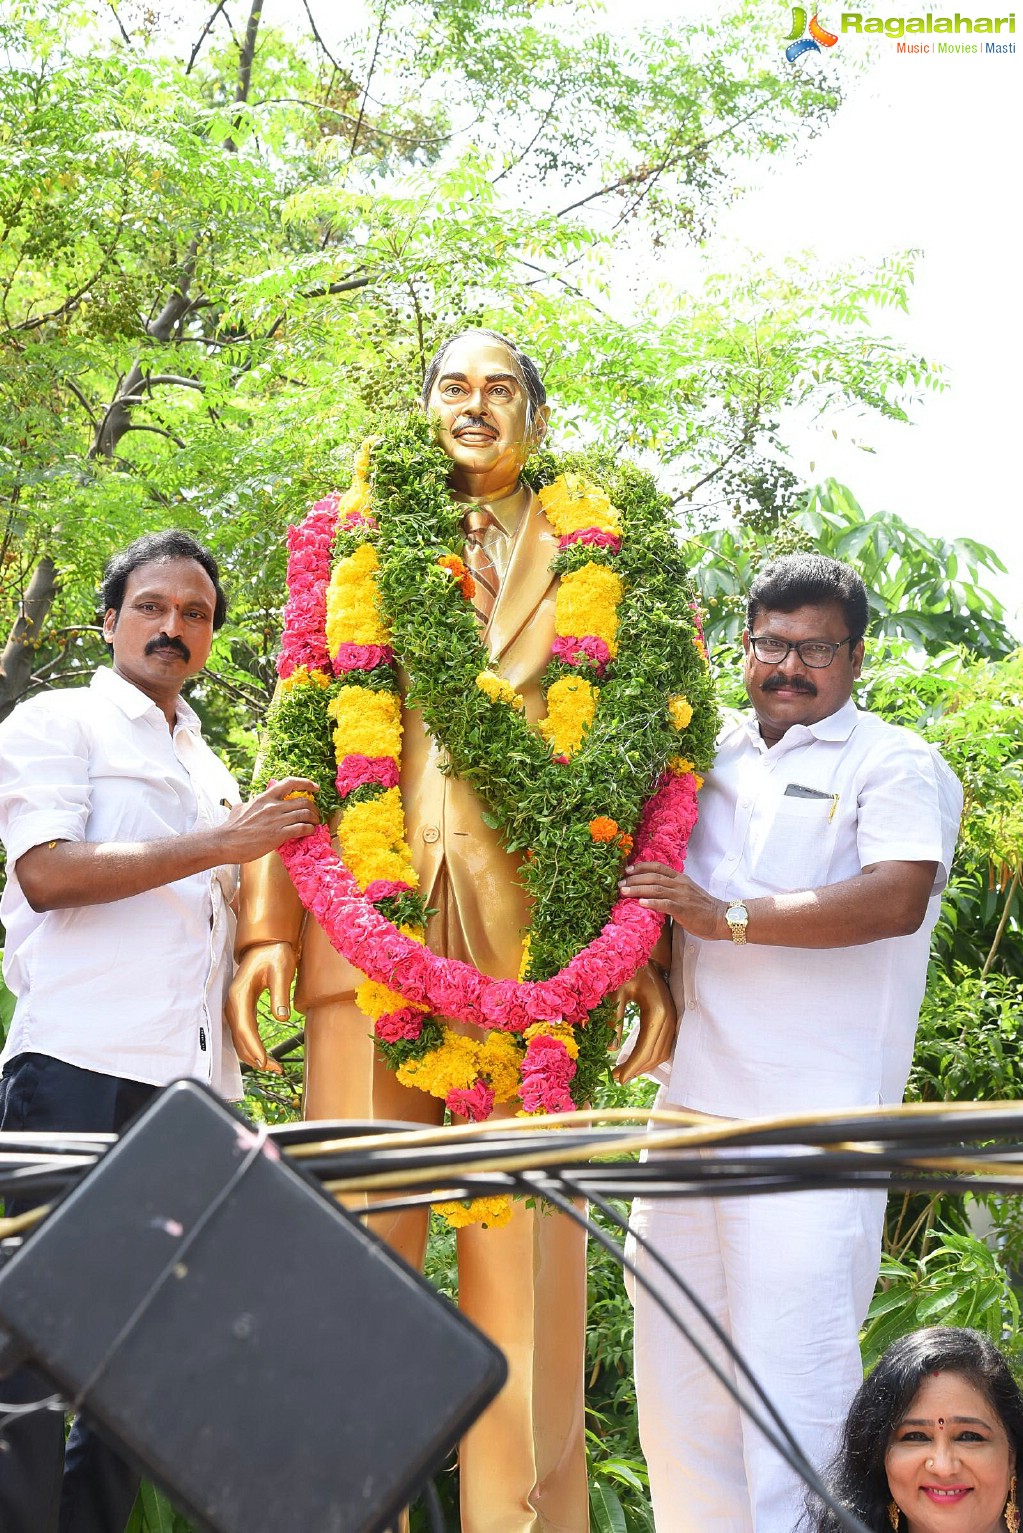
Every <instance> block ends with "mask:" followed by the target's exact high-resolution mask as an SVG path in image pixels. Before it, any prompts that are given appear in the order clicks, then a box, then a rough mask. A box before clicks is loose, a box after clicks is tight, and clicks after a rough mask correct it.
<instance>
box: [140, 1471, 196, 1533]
mask: <svg viewBox="0 0 1023 1533" xmlns="http://www.w3.org/2000/svg"><path fill="white" fill-rule="evenodd" d="M124 1533H192V1524H191V1523H190V1522H188V1521H187V1520H186V1518H185V1517H183V1516H182V1514H181V1513H180V1512H179V1511H176V1510H175V1508H174V1507H173V1506H172V1505H171V1503H170V1502H169V1501H168V1500H167V1498H166V1496H164V1495H162V1494H161V1493H160V1491H158V1490H157V1489H156V1487H155V1486H153V1485H150V1484H149V1482H148V1481H143V1483H142V1487H141V1489H140V1490H139V1494H138V1500H137V1501H136V1502H135V1506H134V1508H133V1510H132V1514H131V1516H130V1517H129V1518H128V1525H127V1527H126V1528H125V1530H124Z"/></svg>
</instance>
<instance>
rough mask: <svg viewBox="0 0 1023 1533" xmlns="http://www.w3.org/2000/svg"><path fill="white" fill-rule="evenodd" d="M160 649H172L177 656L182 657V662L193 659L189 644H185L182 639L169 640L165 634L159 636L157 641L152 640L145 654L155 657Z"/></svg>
mask: <svg viewBox="0 0 1023 1533" xmlns="http://www.w3.org/2000/svg"><path fill="white" fill-rule="evenodd" d="M158 649H172V650H173V651H174V653H175V654H177V655H180V656H181V658H182V660H191V658H192V651H191V650H190V649H189V648H188V645H187V644H183V643H182V642H181V640H180V639H169V638H168V637H167V635H166V634H165V633H161V634H159V635H158V636H157V637H156V638H155V639H150V641H149V643H148V644H147V645H146V649H145V652H146V654H147V655H155V654H156V652H157V650H158Z"/></svg>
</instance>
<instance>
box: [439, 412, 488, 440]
mask: <svg viewBox="0 0 1023 1533" xmlns="http://www.w3.org/2000/svg"><path fill="white" fill-rule="evenodd" d="M466 431H486V432H488V433H489V434H490V436H491V437H493V439H494V441H495V442H496V441H497V438H498V435H499V432H498V430H497V427H496V426H492V425H491V423H490V422H489V421H488V420H484V419H483V417H482V415H460V416H459V417H458V419H457V420H456V422H455V424H454V425H453V426H452V428H451V435H452V436H453V437H460V436H462V435H463V434H464V433H465V432H466Z"/></svg>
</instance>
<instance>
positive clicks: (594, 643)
mask: <svg viewBox="0 0 1023 1533" xmlns="http://www.w3.org/2000/svg"><path fill="white" fill-rule="evenodd" d="M551 655H552V656H553V657H554V659H555V660H563V661H564V662H565V664H566V665H578V664H579V663H580V658H581V657H585V658H586V659H587V660H592V661H593V664H594V666H595V668H596V671H597V675H598V676H603V674H604V672H605V671H606V670H607V666H608V661H609V660H610V659H611V651H610V650H609V649H608V647H607V645H606V644H605V642H604V640H603V639H598V638H596V637H594V636H593V635H592V634H588V635H587V636H586V637H585V638H581V639H576V638H572V637H569V636H567V635H564V634H559V635H558V637H557V638H556V639H555V640H554V643H553V644H552V645H551Z"/></svg>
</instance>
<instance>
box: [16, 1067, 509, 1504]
mask: <svg viewBox="0 0 1023 1533" xmlns="http://www.w3.org/2000/svg"><path fill="white" fill-rule="evenodd" d="M0 1325H2V1326H3V1327H4V1328H5V1329H6V1330H7V1331H8V1332H10V1333H11V1337H12V1339H13V1341H14V1343H15V1345H16V1348H20V1350H21V1352H22V1355H25V1354H30V1355H31V1357H32V1359H33V1360H34V1361H36V1362H37V1363H38V1365H39V1366H40V1367H42V1368H43V1369H44V1370H45V1372H46V1373H47V1374H49V1375H50V1376H51V1377H52V1379H53V1380H54V1383H55V1384H56V1386H57V1387H58V1388H59V1390H60V1391H61V1392H62V1393H63V1394H64V1395H65V1397H66V1398H67V1399H69V1400H74V1401H76V1402H78V1403H79V1404H80V1405H81V1407H82V1409H84V1411H85V1412H86V1414H87V1416H88V1418H89V1420H90V1422H91V1423H92V1424H93V1425H94V1426H95V1427H96V1428H97V1429H98V1430H99V1431H100V1432H101V1433H102V1434H103V1435H104V1436H105V1437H107V1438H108V1439H109V1440H111V1441H113V1442H115V1443H116V1444H117V1445H118V1446H119V1447H120V1448H121V1449H122V1451H123V1452H124V1454H125V1457H126V1458H129V1459H131V1460H133V1461H134V1462H135V1463H136V1464H137V1466H138V1467H139V1468H140V1469H141V1470H142V1472H143V1473H144V1475H145V1476H146V1477H147V1478H149V1479H151V1480H153V1481H154V1482H155V1483H156V1484H158V1485H160V1486H161V1487H162V1488H163V1489H164V1490H165V1491H166V1492H167V1494H168V1495H169V1496H170V1497H171V1499H172V1500H174V1501H175V1502H177V1504H178V1505H179V1506H180V1508H181V1510H182V1511H183V1512H185V1513H186V1514H187V1515H188V1516H189V1517H190V1518H191V1519H192V1521H193V1522H194V1523H195V1524H196V1525H197V1526H198V1527H199V1528H201V1529H204V1530H209V1533H292V1530H298V1529H302V1530H308V1533H378V1530H381V1529H384V1528H386V1527H387V1526H388V1525H389V1524H390V1523H391V1522H392V1521H393V1520H394V1518H395V1517H396V1515H397V1513H398V1512H399V1510H400V1509H401V1508H402V1507H403V1506H404V1505H406V1503H407V1502H409V1501H410V1500H412V1499H413V1498H414V1496H415V1494H416V1493H417V1491H418V1490H419V1488H420V1487H421V1486H422V1484H423V1482H424V1481H425V1479H426V1478H427V1477H428V1476H429V1475H430V1474H431V1473H432V1472H433V1471H434V1470H435V1469H436V1468H437V1467H438V1466H439V1465H440V1464H441V1463H442V1462H443V1461H444V1459H445V1458H446V1456H447V1455H448V1453H449V1452H450V1450H451V1448H452V1446H453V1445H454V1443H455V1442H456V1441H457V1440H458V1438H459V1437H460V1436H461V1434H462V1433H463V1432H464V1431H465V1429H466V1427H467V1426H468V1425H469V1424H470V1423H471V1422H472V1421H474V1420H475V1418H476V1417H477V1416H478V1415H479V1413H480V1412H481V1411H482V1410H483V1408H484V1407H485V1406H486V1405H487V1404H488V1403H489V1401H490V1400H491V1399H493V1397H494V1395H495V1394H496V1393H497V1391H498V1390H499V1389H500V1387H501V1385H502V1384H503V1382H504V1379H505V1377H506V1372H507V1370H506V1366H505V1361H504V1358H503V1356H502V1354H501V1353H500V1352H499V1351H498V1349H497V1348H496V1347H495V1346H494V1345H493V1343H491V1342H490V1341H488V1340H487V1338H486V1337H484V1336H483V1335H481V1333H480V1332H478V1331H477V1330H476V1329H475V1327H473V1326H471V1325H470V1324H469V1323H468V1321H466V1320H464V1319H463V1318H462V1317H461V1316H460V1315H459V1314H458V1312H457V1310H456V1309H455V1308H454V1307H453V1306H452V1305H451V1304H449V1303H448V1301H447V1300H446V1299H444V1298H442V1297H441V1296H440V1295H438V1294H437V1293H436V1292H435V1291H434V1290H433V1289H432V1288H431V1287H430V1285H429V1284H428V1283H426V1282H425V1281H424V1279H423V1278H421V1277H420V1275H419V1274H418V1273H416V1272H413V1271H412V1270H411V1268H409V1267H407V1266H406V1265H405V1264H404V1263H403V1262H402V1261H400V1260H399V1259H398V1258H397V1257H396V1256H394V1255H393V1254H392V1253H391V1252H390V1251H388V1249H387V1248H386V1247H385V1246H383V1245H382V1244H381V1242H380V1241H378V1240H376V1239H375V1238H374V1237H373V1236H372V1235H370V1234H369V1233H368V1232H367V1231H365V1230H364V1229H363V1228H362V1227H361V1225H360V1224H359V1222H358V1221H357V1220H356V1219H354V1218H353V1217H351V1216H350V1215H348V1214H346V1213H345V1212H344V1211H343V1210H342V1209H340V1208H339V1207H338V1206H337V1205H336V1204H335V1203H334V1202H333V1201H332V1200H331V1199H330V1198H329V1196H327V1195H326V1194H325V1193H324V1192H323V1191H322V1190H321V1188H320V1187H319V1186H318V1185H317V1184H316V1183H315V1182H313V1181H312V1180H311V1179H308V1178H306V1177H305V1176H303V1175H302V1174H301V1173H300V1172H299V1171H297V1170H296V1169H295V1168H294V1167H293V1166H292V1165H290V1164H288V1163H287V1161H286V1160H285V1159H282V1158H281V1156H280V1154H279V1152H278V1151H277V1148H276V1146H275V1145H274V1144H273V1143H272V1142H271V1141H267V1140H263V1141H262V1143H260V1141H259V1140H258V1139H257V1137H256V1136H255V1134H254V1131H253V1129H252V1126H251V1125H250V1124H249V1123H247V1122H246V1121H245V1120H244V1119H242V1118H241V1117H240V1116H238V1114H236V1113H234V1112H233V1111H231V1110H230V1109H228V1108H226V1107H224V1106H223V1105H222V1104H221V1103H220V1102H219V1101H217V1100H216V1099H215V1098H214V1097H213V1096H212V1094H211V1093H209V1092H207V1091H205V1090H204V1089H203V1088H202V1087H200V1086H197V1085H195V1084H194V1083H192V1082H178V1083H177V1084H175V1085H173V1086H170V1087H168V1088H167V1090H166V1091H164V1092H162V1093H161V1094H160V1095H159V1096H158V1097H157V1098H155V1099H154V1101H153V1103H152V1104H151V1106H150V1107H148V1108H147V1109H146V1111H145V1112H144V1113H143V1114H142V1115H141V1116H140V1117H139V1118H138V1119H137V1120H136V1121H135V1122H134V1123H133V1124H132V1125H131V1127H130V1128H129V1129H128V1130H127V1131H126V1132H125V1134H124V1135H123V1136H122V1137H121V1139H120V1140H119V1141H118V1143H117V1144H116V1145H115V1146H113V1148H112V1149H110V1150H109V1151H108V1153H107V1154H106V1155H104V1156H103V1158H102V1159H101V1160H100V1161H99V1163H98V1164H97V1165H96V1167H95V1168H94V1169H93V1170H92V1171H90V1173H89V1174H88V1176H87V1177H85V1178H84V1180H83V1181H82V1182H81V1183H80V1184H79V1185H78V1187H76V1188H75V1190H74V1191H73V1192H72V1193H70V1194H69V1195H68V1197H67V1198H66V1199H65V1200H64V1201H63V1202H62V1203H60V1204H59V1205H58V1207H57V1208H56V1209H55V1210H54V1211H53V1213H52V1214H51V1215H50V1216H49V1218H47V1219H46V1221H45V1222H44V1223H43V1224H42V1225H40V1227H39V1228H38V1230H37V1231H36V1232H35V1233H33V1234H32V1235H31V1237H30V1238H29V1239H28V1240H26V1242H25V1244H24V1245H23V1247H22V1248H21V1250H20V1251H18V1252H16V1254H15V1255H14V1256H13V1257H12V1259H11V1260H10V1261H9V1262H8V1263H7V1265H6V1266H5V1267H4V1269H3V1271H2V1272H0ZM8 1350H9V1351H10V1349H8Z"/></svg>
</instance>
